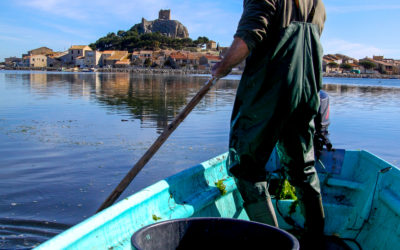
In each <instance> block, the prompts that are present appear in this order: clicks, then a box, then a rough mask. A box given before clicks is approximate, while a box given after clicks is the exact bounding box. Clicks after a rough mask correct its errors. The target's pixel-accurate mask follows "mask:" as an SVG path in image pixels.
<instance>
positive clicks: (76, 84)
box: [0, 71, 400, 248]
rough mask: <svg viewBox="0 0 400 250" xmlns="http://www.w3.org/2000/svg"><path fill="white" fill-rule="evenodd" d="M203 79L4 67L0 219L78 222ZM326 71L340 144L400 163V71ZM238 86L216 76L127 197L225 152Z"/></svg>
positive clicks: (334, 129)
mask: <svg viewBox="0 0 400 250" xmlns="http://www.w3.org/2000/svg"><path fill="white" fill-rule="evenodd" d="M207 79H208V76H175V75H134V74H126V73H118V74H97V73H78V74H77V73H45V72H33V73H31V72H10V71H6V72H1V73H0V229H1V227H2V226H3V225H7V227H8V225H9V224H10V223H11V224H16V223H17V222H20V221H23V222H24V223H23V226H24V227H25V221H28V223H31V221H48V222H49V221H50V222H55V223H60V224H62V225H72V224H75V223H78V222H80V221H82V220H83V219H85V218H87V217H89V216H91V215H92V214H93V213H94V212H95V211H96V210H97V208H98V207H99V205H100V204H101V203H102V202H103V201H104V199H105V198H106V197H107V196H108V194H109V193H110V192H111V191H112V190H113V188H114V187H115V186H116V184H117V183H118V182H119V181H120V180H121V179H122V177H123V176H124V175H125V174H126V172H127V171H128V170H129V169H130V168H131V167H132V165H133V164H134V163H135V162H136V160H137V159H139V158H140V156H142V154H143V153H144V152H145V150H147V148H148V147H149V146H150V145H151V143H152V142H154V140H155V138H156V137H157V133H159V132H160V131H161V130H162V129H163V128H164V127H165V126H166V125H167V123H168V122H169V121H171V120H172V119H173V118H174V117H175V116H176V115H177V113H178V112H179V111H180V110H182V108H183V107H184V106H185V105H186V103H187V102H188V101H189V99H190V98H191V97H192V96H194V95H195V94H196V93H197V91H198V90H199V89H200V88H201V87H202V85H203V84H204V83H205V82H206V80H207ZM324 80H325V82H326V84H325V85H324V89H325V90H326V91H327V92H328V93H329V94H330V96H331V127H330V132H331V140H332V143H333V144H334V146H336V147H338V148H346V149H347V148H348V149H367V150H369V151H371V152H372V153H375V154H378V155H379V156H381V157H382V158H384V159H385V160H388V161H389V162H391V163H395V164H396V165H398V163H399V160H400V159H399V156H398V149H399V148H400V145H399V142H400V127H399V126H398V124H399V123H400V115H399V114H400V88H398V87H396V84H397V86H400V80H397V82H395V81H390V84H387V82H386V81H382V83H379V82H371V81H372V80H366V81H365V82H363V81H362V80H357V82H356V83H352V82H349V83H346V82H348V81H353V80H348V79H336V80H335V81H336V82H333V83H332V79H324ZM343 82H345V83H343ZM371 83H372V84H371ZM389 85H390V86H389ZM237 86H238V77H236V78H234V77H233V78H232V79H226V80H220V81H219V82H218V84H217V86H215V87H214V88H212V89H211V91H210V93H209V94H207V95H206V96H205V98H204V99H203V100H202V101H201V102H200V103H199V105H198V106H197V107H196V108H195V110H193V111H192V113H191V114H190V115H189V116H188V117H187V118H186V120H185V122H184V123H182V124H181V126H180V127H179V129H178V130H176V131H175V132H174V134H173V135H172V136H171V138H169V140H168V141H167V142H166V143H165V145H164V146H163V147H162V148H161V149H160V151H159V152H158V153H157V154H156V155H155V156H154V158H153V159H152V160H151V162H149V164H148V165H146V167H145V168H144V169H143V171H142V172H141V173H140V174H139V175H138V176H137V178H136V179H135V180H134V182H133V183H132V184H131V185H130V187H129V188H128V190H127V191H126V192H125V193H124V194H123V197H126V196H127V195H129V194H132V193H133V192H136V191H138V190H140V189H142V188H144V187H146V186H148V185H150V184H152V183H154V182H155V181H158V180H160V179H163V178H165V177H167V176H170V175H172V174H175V173H177V172H179V171H182V170H184V169H186V168H188V167H190V166H193V165H196V164H198V163H199V162H202V161H205V160H207V159H210V158H211V157H214V156H216V155H218V154H220V153H223V152H225V151H226V150H227V141H228V134H229V119H230V113H231V110H232V105H233V102H234V98H235V93H236V88H237ZM171 156H173V157H171ZM123 197H121V198H123ZM1 218H11V219H10V220H11V222H9V220H5V219H1ZM46 230H50V229H45V231H46ZM3 235H4V234H3V232H2V231H1V230H0V248H1V247H2V246H7V247H8V246H10V247H11V245H10V244H14V243H12V242H15V241H13V239H11V238H9V239H10V240H9V241H8V240H7V239H8V238H7V237H9V235H5V236H4V237H5V240H3V241H2V237H3ZM40 235H42V230H40ZM47 237H48V236H45V237H40V238H36V236H35V237H34V238H35V240H36V241H37V242H41V241H43V240H45V239H46V238H47ZM49 237H50V236H49ZM28 243H29V245H30V246H31V245H32V244H35V243H34V242H28ZM2 244H3V245H2ZM18 244H19V243H18Z"/></svg>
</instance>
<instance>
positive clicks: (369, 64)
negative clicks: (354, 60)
mask: <svg viewBox="0 0 400 250" xmlns="http://www.w3.org/2000/svg"><path fill="white" fill-rule="evenodd" d="M360 65H361V66H363V67H364V68H365V69H366V70H370V69H374V68H376V64H375V63H373V62H371V61H362V62H360Z"/></svg>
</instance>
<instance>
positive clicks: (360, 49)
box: [322, 39, 388, 59]
mask: <svg viewBox="0 0 400 250" xmlns="http://www.w3.org/2000/svg"><path fill="white" fill-rule="evenodd" d="M322 44H323V47H324V52H325V54H336V53H340V54H344V55H348V56H351V57H354V58H356V59H361V58H364V57H366V56H369V57H372V56H373V55H384V54H385V52H388V51H385V50H383V49H380V48H376V47H374V46H372V45H367V44H361V43H353V42H349V41H345V40H340V39H330V40H329V41H322Z"/></svg>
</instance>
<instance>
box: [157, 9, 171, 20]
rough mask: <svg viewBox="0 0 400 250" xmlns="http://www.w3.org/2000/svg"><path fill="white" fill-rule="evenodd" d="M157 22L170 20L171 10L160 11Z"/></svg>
mask: <svg viewBox="0 0 400 250" xmlns="http://www.w3.org/2000/svg"><path fill="white" fill-rule="evenodd" d="M158 19H159V20H171V10H160V12H159V13H158Z"/></svg>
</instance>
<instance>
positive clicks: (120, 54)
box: [103, 50, 130, 67]
mask: <svg viewBox="0 0 400 250" xmlns="http://www.w3.org/2000/svg"><path fill="white" fill-rule="evenodd" d="M103 55H106V57H104V58H103V66H105V67H114V66H115V65H116V63H117V62H120V63H119V64H118V65H119V66H122V65H129V64H130V60H129V58H128V57H129V53H128V51H122V50H111V51H107V52H106V54H104V53H103Z"/></svg>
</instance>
